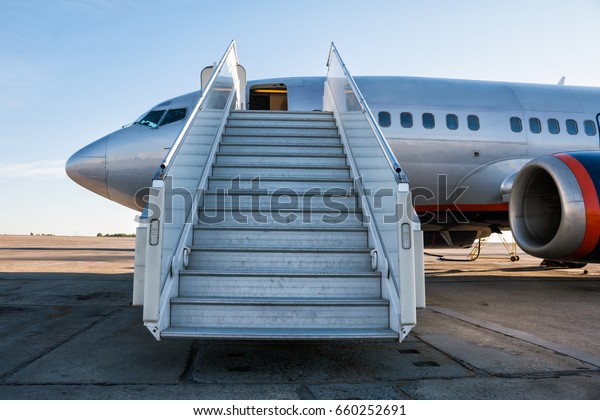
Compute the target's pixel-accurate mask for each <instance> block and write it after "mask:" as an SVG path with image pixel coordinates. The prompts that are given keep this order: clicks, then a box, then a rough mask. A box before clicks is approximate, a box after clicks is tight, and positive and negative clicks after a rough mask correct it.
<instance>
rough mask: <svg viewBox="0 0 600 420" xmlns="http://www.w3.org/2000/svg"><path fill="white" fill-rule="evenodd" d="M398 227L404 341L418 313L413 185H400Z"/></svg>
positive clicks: (401, 330) (398, 193) (402, 335)
mask: <svg viewBox="0 0 600 420" xmlns="http://www.w3.org/2000/svg"><path fill="white" fill-rule="evenodd" d="M396 197H397V199H396V214H397V216H399V220H398V223H397V226H398V259H399V261H398V267H399V268H400V269H399V270H398V274H397V275H398V286H399V287H398V300H399V302H400V314H399V316H400V341H402V340H403V339H404V338H405V337H406V336H407V335H408V333H409V332H410V330H411V329H412V328H413V327H414V326H415V325H416V324H417V311H416V277H417V276H416V273H417V270H416V268H417V267H416V263H415V247H416V246H418V245H419V243H416V242H415V234H414V231H415V220H414V217H413V213H414V212H413V209H412V199H411V193H410V189H409V184H408V183H405V182H401V183H399V184H398V190H397V194H396ZM417 228H418V227H417Z"/></svg>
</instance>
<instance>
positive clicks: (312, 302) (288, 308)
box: [171, 297, 389, 329]
mask: <svg viewBox="0 0 600 420" xmlns="http://www.w3.org/2000/svg"><path fill="white" fill-rule="evenodd" d="M388 306H389V302H388V301H387V300H384V299H291V298H285V299H275V298H267V299H265V298H227V299H224V298H213V299H210V298H183V297H177V298H173V299H172V300H171V326H172V327H183V328H244V327H250V328H286V329H295V328H328V329H329V328H332V329H335V328H377V329H385V328H388V326H389V323H388V316H389V315H388Z"/></svg>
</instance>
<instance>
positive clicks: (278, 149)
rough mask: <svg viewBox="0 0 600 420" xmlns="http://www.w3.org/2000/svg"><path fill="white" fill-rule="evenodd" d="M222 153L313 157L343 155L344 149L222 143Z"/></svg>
mask: <svg viewBox="0 0 600 420" xmlns="http://www.w3.org/2000/svg"><path fill="white" fill-rule="evenodd" d="M219 151H220V152H225V153H260V154H271V153H310V154H312V155H318V154H323V155H335V154H343V153H344V149H343V147H342V145H341V144H335V145H330V144H313V145H307V144H304V145H295V144H258V143H221V145H220V146H219Z"/></svg>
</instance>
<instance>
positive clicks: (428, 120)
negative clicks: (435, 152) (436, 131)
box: [423, 112, 435, 129]
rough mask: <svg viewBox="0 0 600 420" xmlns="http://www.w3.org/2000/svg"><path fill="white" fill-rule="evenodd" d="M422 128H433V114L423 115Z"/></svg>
mask: <svg viewBox="0 0 600 420" xmlns="http://www.w3.org/2000/svg"><path fill="white" fill-rule="evenodd" d="M423 127H425V128H427V129H432V128H434V127H435V118H434V116H433V114H430V113H429V112H426V113H425V114H423Z"/></svg>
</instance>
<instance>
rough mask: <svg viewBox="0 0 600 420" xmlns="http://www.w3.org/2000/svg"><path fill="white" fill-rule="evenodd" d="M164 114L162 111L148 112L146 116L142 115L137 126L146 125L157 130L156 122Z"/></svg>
mask: <svg viewBox="0 0 600 420" xmlns="http://www.w3.org/2000/svg"><path fill="white" fill-rule="evenodd" d="M164 113H165V110H164V109H161V110H159V111H150V112H148V113H147V114H146V115H144V116H143V117H142V118H140V121H139V122H138V124H140V125H147V126H148V127H150V128H157V127H158V122H159V121H160V119H161V118H162V116H163V114H164Z"/></svg>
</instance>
